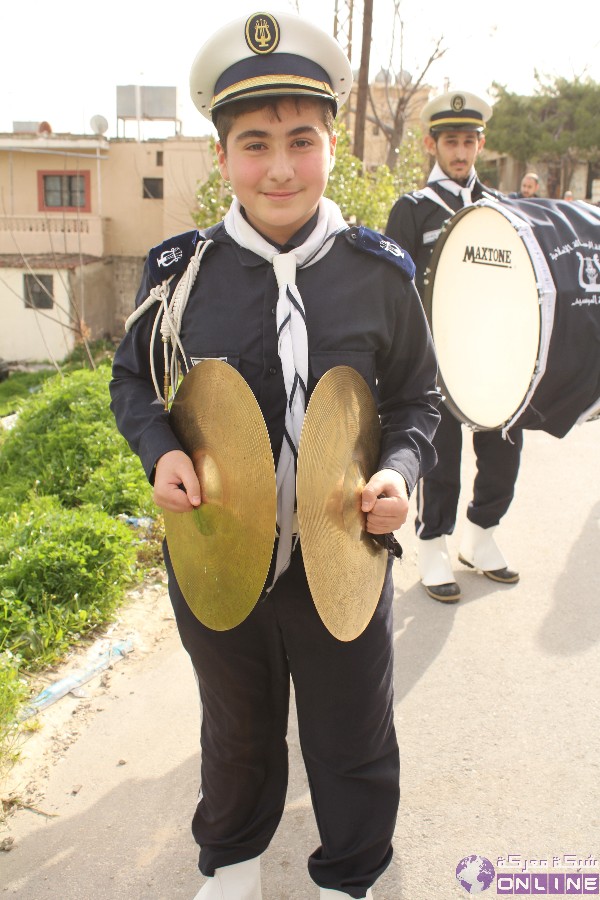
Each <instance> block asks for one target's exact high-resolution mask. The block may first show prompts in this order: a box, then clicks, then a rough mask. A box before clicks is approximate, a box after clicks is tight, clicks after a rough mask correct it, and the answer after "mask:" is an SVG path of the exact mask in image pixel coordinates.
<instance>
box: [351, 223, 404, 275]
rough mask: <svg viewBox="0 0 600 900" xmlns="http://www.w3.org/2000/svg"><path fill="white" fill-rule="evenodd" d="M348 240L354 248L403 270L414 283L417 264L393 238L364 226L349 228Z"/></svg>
mask: <svg viewBox="0 0 600 900" xmlns="http://www.w3.org/2000/svg"><path fill="white" fill-rule="evenodd" d="M346 240H348V241H349V242H350V243H351V244H352V246H353V247H356V248H357V249H358V250H362V251H363V252H364V253H372V254H373V256H378V257H379V259H383V260H385V261H386V262H388V263H391V264H392V265H393V266H397V268H399V269H401V270H402V273H403V274H404V275H405V277H406V278H408V279H409V280H411V281H412V279H413V278H414V277H415V264H414V262H413V261H412V258H411V257H410V256H409V254H408V253H407V252H406V250H403V249H402V247H400V246H399V245H398V244H397V243H396V242H395V241H393V240H392V239H391V238H389V237H386V235H385V234H379V232H377V231H371V229H370V228H365V226H364V225H359V226H355V227H353V228H349V229H348V231H347V232H346Z"/></svg>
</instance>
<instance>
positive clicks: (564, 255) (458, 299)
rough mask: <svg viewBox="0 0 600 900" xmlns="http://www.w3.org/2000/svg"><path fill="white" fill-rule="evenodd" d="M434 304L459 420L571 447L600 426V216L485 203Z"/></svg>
mask: <svg viewBox="0 0 600 900" xmlns="http://www.w3.org/2000/svg"><path fill="white" fill-rule="evenodd" d="M423 303H424V306H425V310H426V313H427V317H428V319H429V324H430V327H431V332H432V335H433V340H434V343H435V347H436V351H437V356H438V364H439V370H440V387H441V389H442V392H443V394H444V397H445V402H446V404H447V406H448V407H449V408H450V410H451V411H452V413H453V414H454V415H455V416H456V418H458V419H459V420H460V421H461V422H463V423H464V424H466V425H468V426H470V427H471V428H473V429H476V430H488V431H490V430H491V431H493V430H502V431H503V432H505V433H506V432H509V431H510V429H511V428H512V427H513V426H515V425H516V426H517V427H519V428H529V429H539V430H543V431H547V432H548V433H549V434H552V435H554V436H555V437H564V435H565V434H566V433H567V432H568V431H569V430H570V429H571V427H572V426H573V425H574V424H575V423H576V422H583V421H587V420H589V419H591V418H595V417H597V416H598V415H600V210H599V209H598V208H597V207H594V206H591V205H590V204H587V203H583V202H575V203H567V202H564V201H556V200H537V199H536V200H529V201H527V200H510V199H508V198H506V199H503V200H502V201H497V200H492V199H491V198H490V199H485V200H480V201H478V202H477V203H476V204H474V205H473V206H469V207H466V208H465V209H463V210H460V212H458V213H456V214H455V215H453V216H452V217H451V218H450V219H449V220H448V221H447V223H446V225H445V226H444V228H443V230H442V233H441V235H440V237H439V238H438V240H437V242H436V245H435V247H434V250H433V254H432V257H431V263H430V267H429V269H428V271H427V272H426V273H425V289H424V296H423Z"/></svg>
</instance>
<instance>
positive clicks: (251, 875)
mask: <svg viewBox="0 0 600 900" xmlns="http://www.w3.org/2000/svg"><path fill="white" fill-rule="evenodd" d="M194 900H262V891H261V886H260V856H256V857H255V858H254V859H247V860H245V862H241V863H235V864H234V865H233V866H222V867H221V868H220V869H215V874H214V877H213V878H209V879H208V880H207V882H206V884H204V885H203V886H202V887H201V888H200V891H199V893H198V894H196V896H195V897H194Z"/></svg>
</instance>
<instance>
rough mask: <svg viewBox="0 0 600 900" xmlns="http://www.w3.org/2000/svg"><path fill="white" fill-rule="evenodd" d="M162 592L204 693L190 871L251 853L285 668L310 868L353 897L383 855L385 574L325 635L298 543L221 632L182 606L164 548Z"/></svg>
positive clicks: (280, 779)
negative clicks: (250, 604) (357, 616)
mask: <svg viewBox="0 0 600 900" xmlns="http://www.w3.org/2000/svg"><path fill="white" fill-rule="evenodd" d="M165 559H166V562H167V571H168V575H169V593H170V596H171V600H172V603H173V608H174V611H175V617H176V620H177V626H178V628H179V633H180V636H181V640H182V642H183V645H184V647H185V649H186V650H187V652H188V653H189V655H190V657H191V660H192V663H193V666H194V669H195V671H196V674H197V677H198V684H199V688H200V699H201V703H202V727H201V750H202V754H201V791H200V797H199V802H198V806H197V809H196V813H195V815H194V818H193V823H192V831H193V834H194V837H195V839H196V841H197V843H198V844H199V845H200V848H201V850H200V862H199V866H200V870H201V872H202V873H203V874H204V875H213V874H214V870H215V869H216V868H218V867H220V866H227V865H232V864H234V863H238V862H243V861H244V860H246V859H252V858H253V857H255V856H258V855H259V854H261V853H263V852H264V850H266V848H267V847H268V845H269V842H270V841H271V838H272V837H273V834H274V833H275V830H276V828H277V825H278V823H279V821H280V819H281V816H282V813H283V809H284V803H285V796H286V789H287V779H288V750H287V743H286V733H287V724H288V708H289V696H290V677H291V678H292V679H293V683H294V691H295V699H296V709H297V714H298V726H299V735H300V744H301V748H302V754H303V759H304V764H305V767H306V772H307V775H308V781H309V786H310V792H311V798H312V804H313V809H314V813H315V817H316V822H317V827H318V831H319V836H320V840H321V846H320V847H318V848H317V849H316V850H315V851H314V852H313V853H312V855H311V856H310V859H309V862H308V869H309V873H310V875H311V877H312V879H313V881H315V882H316V884H318V885H319V886H321V887H326V888H332V889H334V890H339V891H342V892H345V893H347V894H349V895H350V896H352V897H356V898H359V897H364V896H365V893H366V890H367V889H368V888H369V887H370V886H371V885H372V884H373V883H374V882H375V881H376V879H377V878H378V877H379V876H380V875H381V873H382V872H383V871H384V870H385V868H386V867H387V866H388V864H389V862H390V860H391V857H392V848H391V842H392V836H393V832H394V826H395V822H396V816H397V811H398V804H399V798H400V788H399V775H400V761H399V752H398V744H397V741H396V735H395V730H394V709H393V621H392V600H393V584H392V576H391V567H392V563H391V560H390V563H389V565H388V570H387V575H386V579H385V584H384V588H383V591H382V595H381V597H380V599H379V603H378V606H377V609H376V611H375V614H374V616H373V618H372V620H371V622H370V623H369V625H368V627H367V628H366V630H365V631H364V632H363V634H362V635H360V637H358V638H357V639H356V640H355V641H351V642H342V641H338V640H337V639H336V638H334V637H333V636H332V635H331V634H330V633H329V632H328V631H327V630H326V628H325V626H324V625H323V624H322V622H321V619H320V618H319V616H318V614H317V611H316V609H315V606H314V604H313V601H312V598H311V595H310V592H309V589H308V584H307V581H306V575H305V571H304V564H303V560H302V555H301V550H300V548H297V549H296V551H295V552H294V554H293V557H292V562H291V564H290V567H289V569H288V570H287V571H286V572H285V573H284V574H283V575H282V576H281V577H280V578H279V579H278V581H277V583H276V585H275V587H274V588H273V590H272V591H271V593H270V594H269V595H268V596H267V598H266V599H264V600H261V601H260V602H259V603H258V604H257V606H256V607H255V609H254V610H253V611H252V613H251V614H250V615H249V616H248V618H247V619H246V620H245V621H244V622H242V623H241V624H240V625H238V626H237V627H236V628H233V629H231V630H230V631H224V632H217V631H211V630H209V629H207V628H205V627H204V626H203V625H202V624H201V623H200V622H199V621H198V620H197V619H196V618H195V617H194V616H193V615H192V613H191V612H190V610H189V608H188V606H187V604H186V602H185V600H184V598H183V596H182V594H181V592H180V590H179V587H178V585H177V582H176V580H175V577H174V574H173V570H172V567H171V564H170V561H169V558H168V553H167V552H166V551H165Z"/></svg>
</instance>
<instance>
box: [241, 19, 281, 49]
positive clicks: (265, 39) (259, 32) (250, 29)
mask: <svg viewBox="0 0 600 900" xmlns="http://www.w3.org/2000/svg"><path fill="white" fill-rule="evenodd" d="M246 43H247V44H248V46H249V47H250V49H251V50H252V52H253V53H259V54H261V55H262V54H264V53H272V52H273V51H274V50H275V49H276V48H277V45H278V44H279V23H278V22H277V19H275V18H274V17H273V16H271V15H269V13H254V15H253V16H250V18H249V19H248V21H247V22H246Z"/></svg>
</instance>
